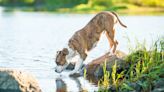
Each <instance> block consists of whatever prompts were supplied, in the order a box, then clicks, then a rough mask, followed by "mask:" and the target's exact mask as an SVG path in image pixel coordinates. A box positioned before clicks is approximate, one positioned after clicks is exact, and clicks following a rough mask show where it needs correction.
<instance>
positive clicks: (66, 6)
mask: <svg viewBox="0 0 164 92" xmlns="http://www.w3.org/2000/svg"><path fill="white" fill-rule="evenodd" d="M0 5H1V6H3V7H7V8H11V7H12V8H13V7H15V8H25V7H26V8H31V9H33V10H37V11H58V10H60V11H62V10H63V11H66V10H72V11H80V10H82V11H87V10H97V11H98V10H117V9H126V8H131V7H133V6H138V7H141V6H142V7H160V8H164V2H163V0H0ZM129 6H131V7H129Z"/></svg>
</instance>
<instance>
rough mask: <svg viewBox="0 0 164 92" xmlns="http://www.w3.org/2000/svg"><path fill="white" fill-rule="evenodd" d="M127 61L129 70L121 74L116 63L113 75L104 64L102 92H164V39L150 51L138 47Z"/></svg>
mask: <svg viewBox="0 0 164 92" xmlns="http://www.w3.org/2000/svg"><path fill="white" fill-rule="evenodd" d="M138 47H141V48H138ZM125 61H126V63H127V65H128V68H127V69H126V70H123V71H122V72H120V73H118V72H117V64H116V63H115V65H114V66H113V68H112V72H111V73H110V72H109V71H106V64H104V68H103V70H104V76H103V78H102V79H100V80H99V84H98V85H99V91H100V92H115V91H116V92H129V91H136V92H162V91H164V38H161V39H159V40H158V41H156V42H155V43H154V45H153V46H152V48H151V49H149V50H146V48H145V47H144V46H137V48H135V50H134V51H132V52H131V54H129V55H128V56H127V57H126V58H125ZM160 90H161V91H160Z"/></svg>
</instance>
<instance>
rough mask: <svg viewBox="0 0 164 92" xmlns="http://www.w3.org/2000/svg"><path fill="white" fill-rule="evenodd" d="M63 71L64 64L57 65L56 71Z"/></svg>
mask: <svg viewBox="0 0 164 92" xmlns="http://www.w3.org/2000/svg"><path fill="white" fill-rule="evenodd" d="M62 71H63V66H56V67H55V72H57V73H61V72H62Z"/></svg>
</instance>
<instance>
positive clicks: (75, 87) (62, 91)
mask: <svg viewBox="0 0 164 92" xmlns="http://www.w3.org/2000/svg"><path fill="white" fill-rule="evenodd" d="M70 82H71V84H70ZM68 91H77V92H78V91H80V92H81V91H84V89H83V88H82V85H81V83H80V80H79V79H78V78H69V79H61V78H57V79H56V92H68Z"/></svg>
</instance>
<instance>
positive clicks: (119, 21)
mask: <svg viewBox="0 0 164 92" xmlns="http://www.w3.org/2000/svg"><path fill="white" fill-rule="evenodd" d="M111 13H112V14H114V15H115V16H116V18H117V20H118V22H119V23H120V25H121V26H123V27H125V28H127V26H126V25H124V24H123V23H122V22H121V21H120V19H119V18H118V15H117V14H116V13H115V12H111Z"/></svg>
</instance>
